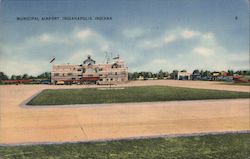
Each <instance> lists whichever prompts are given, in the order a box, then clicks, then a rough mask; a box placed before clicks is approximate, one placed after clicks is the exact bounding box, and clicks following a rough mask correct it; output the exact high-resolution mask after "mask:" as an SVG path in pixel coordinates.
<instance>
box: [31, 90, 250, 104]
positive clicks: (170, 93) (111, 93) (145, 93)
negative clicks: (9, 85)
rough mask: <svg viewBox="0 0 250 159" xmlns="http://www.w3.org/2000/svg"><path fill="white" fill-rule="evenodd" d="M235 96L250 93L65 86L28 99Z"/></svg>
mask: <svg viewBox="0 0 250 159" xmlns="http://www.w3.org/2000/svg"><path fill="white" fill-rule="evenodd" d="M231 98H249V93H247V92H231V91H219V90H206V89H193V88H181V87H169V86H147V87H145V86H144V87H126V88H124V89H106V90H100V89H96V88H88V89H62V90H44V91H43V92H41V93H40V94H39V95H37V96H36V97H35V98H33V99H32V100H31V101H30V102H28V105H65V104H101V103H129V102H155V101H175V100H201V99H231Z"/></svg>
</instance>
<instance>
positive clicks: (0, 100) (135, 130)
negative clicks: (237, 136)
mask: <svg viewBox="0 0 250 159" xmlns="http://www.w3.org/2000/svg"><path fill="white" fill-rule="evenodd" d="M139 85H170V86H181V87H194V88H207V89H219V90H231V91H242V92H249V87H248V86H235V85H223V84H221V83H220V82H219V83H218V82H203V81H172V80H162V81H136V82H129V83H127V84H123V85H119V86H120V87H125V86H139ZM85 87H98V86H50V85H3V86H0V144H32V143H51V142H77V141H94V140H110V139H120V138H134V137H147V136H161V135H178V134H193V133H207V132H226V131H245V130H250V121H249V119H250V117H249V112H250V110H249V99H228V100H201V101H171V102H154V103H129V104H101V105H77V106H73V107H72V106H63V107H32V108H27V107H22V106H20V105H21V104H22V103H23V102H24V101H25V100H27V99H28V98H30V97H31V96H32V95H34V94H36V93H38V92H39V91H41V90H43V89H62V88H85ZM113 87H114V86H113Z"/></svg>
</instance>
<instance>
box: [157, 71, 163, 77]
mask: <svg viewBox="0 0 250 159" xmlns="http://www.w3.org/2000/svg"><path fill="white" fill-rule="evenodd" d="M157 78H158V79H163V78H164V74H163V71H162V70H160V71H159V72H158V74H157Z"/></svg>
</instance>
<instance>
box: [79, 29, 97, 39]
mask: <svg viewBox="0 0 250 159" xmlns="http://www.w3.org/2000/svg"><path fill="white" fill-rule="evenodd" d="M95 35H96V33H95V32H94V31H93V30H92V29H90V28H86V29H83V30H81V31H78V32H76V33H75V37H77V38H79V39H81V40H86V39H87V38H90V37H92V36H95Z"/></svg>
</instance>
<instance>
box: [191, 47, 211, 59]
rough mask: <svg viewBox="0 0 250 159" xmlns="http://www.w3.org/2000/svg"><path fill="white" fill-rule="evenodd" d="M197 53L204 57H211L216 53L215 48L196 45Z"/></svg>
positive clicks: (195, 50)
mask: <svg viewBox="0 0 250 159" xmlns="http://www.w3.org/2000/svg"><path fill="white" fill-rule="evenodd" d="M193 51H194V52H195V53H197V54H198V55H201V56H204V57H209V56H212V55H213V54H214V52H213V50H212V49H210V48H205V47H196V48H194V49H193Z"/></svg>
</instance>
